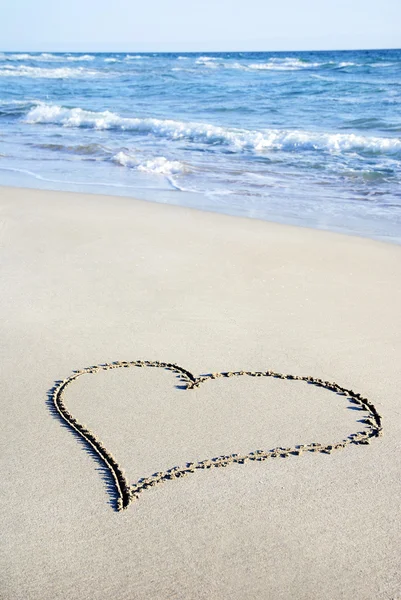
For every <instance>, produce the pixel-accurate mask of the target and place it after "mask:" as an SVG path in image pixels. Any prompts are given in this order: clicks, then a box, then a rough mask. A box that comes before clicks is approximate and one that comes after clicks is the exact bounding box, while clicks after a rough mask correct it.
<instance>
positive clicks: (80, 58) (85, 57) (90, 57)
mask: <svg viewBox="0 0 401 600" xmlns="http://www.w3.org/2000/svg"><path fill="white" fill-rule="evenodd" d="M66 59H67V60H70V61H75V62H81V61H92V60H95V57H94V56H93V55H92V54H83V55H79V56H67V57H66Z"/></svg>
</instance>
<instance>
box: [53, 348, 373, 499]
mask: <svg viewBox="0 0 401 600" xmlns="http://www.w3.org/2000/svg"><path fill="white" fill-rule="evenodd" d="M129 367H156V368H161V369H166V370H169V371H172V372H173V373H175V374H177V375H179V377H180V379H181V381H183V382H184V383H185V385H186V389H187V390H191V389H194V388H196V387H199V386H200V385H201V384H202V383H203V382H204V381H207V380H209V379H216V378H219V377H241V376H244V375H246V376H250V377H274V378H278V379H287V380H289V381H291V380H298V381H305V382H306V383H308V384H310V385H315V386H318V387H321V388H325V389H327V390H330V391H333V392H335V393H336V394H339V395H341V396H345V397H346V399H347V400H348V401H349V402H350V403H352V404H357V405H358V406H359V407H361V409H362V410H363V411H367V413H368V414H367V416H365V417H364V418H363V419H360V420H359V422H362V423H364V424H365V425H367V427H365V429H364V430H363V431H357V432H355V433H351V434H350V435H348V437H347V438H345V439H343V440H341V441H339V442H334V443H331V444H325V445H324V444H320V443H318V442H312V443H310V444H297V445H295V446H292V447H289V448H282V447H277V448H273V449H271V450H267V451H266V450H255V451H252V452H249V453H247V454H236V453H232V454H229V455H223V456H216V457H213V458H209V459H206V460H202V461H198V462H188V463H186V464H185V466H184V467H177V466H176V467H172V468H170V469H168V470H167V471H164V472H161V471H159V472H157V473H154V474H153V475H151V476H150V477H146V478H141V479H139V480H138V482H137V483H135V484H133V485H131V486H130V484H129V482H128V480H127V478H126V476H125V474H124V471H123V469H122V467H121V466H120V464H119V463H118V462H117V460H116V459H115V458H114V456H113V455H112V454H111V453H110V451H109V450H108V449H107V448H106V447H105V446H104V445H103V443H102V442H101V441H100V440H99V439H98V438H97V437H96V435H95V434H94V433H93V432H92V431H90V430H89V429H88V428H87V427H86V426H85V425H83V424H82V423H80V422H79V421H77V419H76V418H75V417H74V416H73V415H72V414H71V413H70V412H69V411H68V409H67V408H66V405H65V403H64V392H65V390H66V388H67V386H68V385H69V384H71V383H72V382H73V381H76V380H77V379H78V378H79V377H81V376H82V375H86V374H93V373H97V372H98V371H100V370H103V371H108V370H110V369H119V368H129ZM50 399H51V402H52V406H53V407H54V409H55V412H56V413H57V414H58V415H59V416H60V417H61V418H62V419H63V420H64V421H65V422H66V423H67V424H68V425H69V426H70V427H71V429H73V431H74V432H75V433H77V434H78V435H80V436H81V438H82V439H84V440H85V442H86V443H87V444H88V445H89V447H90V448H91V450H93V451H94V452H95V453H96V454H97V456H98V457H99V458H100V459H101V460H102V461H103V463H104V464H105V465H106V467H107V469H108V470H109V472H110V474H111V476H112V478H113V481H114V485H115V490H116V493H117V502H116V509H117V511H120V510H123V509H126V508H128V506H129V505H130V504H131V502H132V501H134V500H137V499H138V498H139V495H140V494H141V493H142V492H143V491H145V490H146V489H148V488H151V487H153V486H155V485H157V484H160V483H164V482H165V481H168V480H174V479H179V478H181V477H185V476H187V475H189V474H190V473H194V472H195V470H196V469H210V468H212V467H216V468H217V467H227V466H228V465H229V464H232V463H238V464H244V463H245V462H246V461H248V460H257V461H264V460H266V459H268V458H278V457H279V458H287V457H289V456H291V455H293V456H300V455H301V454H302V453H303V452H322V453H325V454H331V452H333V451H334V450H340V449H344V448H346V447H347V446H349V445H350V444H369V443H370V442H371V440H372V439H373V438H375V437H379V436H381V435H382V433H383V428H382V422H381V421H382V418H381V416H380V415H379V413H378V412H377V410H376V407H375V406H374V404H372V402H370V401H369V400H368V399H367V398H364V397H363V396H361V394H359V393H357V392H354V390H348V389H346V388H344V387H341V386H340V385H338V384H337V383H335V382H330V381H322V380H321V379H316V378H314V377H308V376H304V377H302V376H299V375H288V374H287V375H285V374H283V373H276V372H275V371H225V372H220V373H211V374H209V375H204V376H200V377H195V376H194V375H193V374H192V373H191V372H190V371H188V370H187V369H184V368H183V367H180V366H179V365H176V364H172V363H165V362H160V361H147V360H144V361H143V360H137V361H115V362H112V363H105V364H101V365H95V366H92V367H87V368H85V369H82V370H79V371H74V372H73V374H72V375H70V376H69V377H67V379H64V380H62V381H59V382H57V383H56V385H55V387H54V388H53V389H52V390H51V392H50Z"/></svg>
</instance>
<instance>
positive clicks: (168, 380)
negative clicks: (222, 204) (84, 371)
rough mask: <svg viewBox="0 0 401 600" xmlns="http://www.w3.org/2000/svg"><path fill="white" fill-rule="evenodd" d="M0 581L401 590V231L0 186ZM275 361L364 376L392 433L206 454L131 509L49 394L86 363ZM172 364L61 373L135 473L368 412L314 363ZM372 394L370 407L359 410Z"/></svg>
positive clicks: (7, 589) (59, 594) (80, 587)
mask: <svg viewBox="0 0 401 600" xmlns="http://www.w3.org/2000/svg"><path fill="white" fill-rule="evenodd" d="M0 247H1V251H0V261H1V282H2V293H1V297H0V315H1V321H0V323H1V324H0V327H1V329H0V338H1V349H0V352H1V357H0V358H1V366H2V376H1V380H0V386H1V393H0V398H1V405H2V411H1V414H2V427H1V432H2V436H1V438H2V439H1V467H2V469H1V472H2V476H1V487H2V507H1V530H2V542H1V583H0V597H1V599H2V600H17V599H21V600H48V599H49V600H50V599H51V600H56V599H57V600H84V599H88V600H109V599H116V600H117V599H118V600H120V599H121V600H125V599H127V600H131V599H140V600H142V599H145V598H146V599H155V600H156V599H160V600H170V599H179V600H181V599H182V600H184V599H185V600H187V599H202V600H203V599H205V600H206V599H207V600H211V599H216V600H226V599H230V600H244V599H258V600H259V599H272V600H281V599H294V598H296V599H297V600H314V599H316V600H321V599H328V600H339V599H347V600H348V599H357V600H359V599H360V600H370V599H372V600H373V599H379V600H381V599H388V600H390V599H393V600H395V599H399V598H401V550H400V548H401V514H400V513H401V511H400V498H401V458H400V446H401V443H400V440H401V401H400V389H401V368H400V365H401V316H400V313H401V311H400V307H401V278H400V275H401V248H400V247H398V246H393V245H389V244H388V245H387V244H383V243H379V242H374V241H370V240H365V239H359V238H352V237H346V236H340V235H336V234H330V233H326V232H319V231H312V230H308V229H300V228H292V227H285V226H281V225H274V224H270V223H265V222H259V221H252V220H246V219H239V218H231V217H227V216H221V215H216V214H209V213H202V212H198V211H194V210H187V209H182V208H177V207H172V206H163V205H157V204H151V203H145V202H139V201H136V200H132V199H129V198H112V197H106V196H95V195H83V194H69V193H59V192H44V191H34V190H26V189H13V188H0ZM136 359H145V360H160V361H166V362H175V363H178V364H179V365H181V366H183V367H185V368H187V369H189V370H190V371H191V372H192V373H194V374H195V375H199V374H202V373H210V372H213V371H227V370H232V371H237V370H261V371H265V370H267V369H273V370H276V371H280V372H284V373H292V374H294V375H311V376H314V377H318V378H322V379H323V380H326V379H327V380H334V381H336V382H338V383H339V384H340V385H343V386H345V387H348V388H352V389H353V390H356V391H358V392H360V393H361V394H362V395H363V396H367V397H368V398H370V399H371V400H372V401H373V402H374V404H375V405H376V407H377V408H378V410H379V412H380V413H381V414H382V416H383V428H384V436H383V437H381V438H378V439H375V440H374V441H373V442H372V443H371V444H370V445H367V446H349V447H347V448H346V449H345V450H342V451H337V452H335V453H333V454H331V455H324V454H310V453H308V454H306V455H303V456H300V457H298V456H296V457H291V458H288V459H286V460H284V459H272V460H268V461H266V462H260V463H259V462H250V463H246V464H245V465H237V464H234V465H231V466H229V467H228V468H225V469H212V470H201V471H196V472H195V473H194V474H193V475H190V476H189V477H186V478H184V479H179V480H176V481H168V482H166V483H164V484H162V485H158V486H156V487H153V488H151V489H150V490H146V491H144V492H143V493H142V494H141V495H140V498H139V499H138V501H136V502H134V503H132V504H131V505H130V506H129V508H128V509H127V510H125V511H122V512H116V511H115V510H114V509H113V506H112V503H113V490H112V489H111V486H110V480H109V479H108V478H107V476H106V474H105V472H104V469H102V468H101V467H100V465H99V464H98V463H96V461H94V459H93V458H92V457H91V456H90V455H89V453H88V452H87V450H85V448H84V446H83V445H82V443H80V442H79V441H78V440H77V439H76V438H75V437H74V436H73V435H72V433H71V431H70V430H68V429H67V428H65V427H62V426H61V424H60V422H59V421H58V420H57V419H56V418H55V417H54V416H53V415H52V414H51V413H50V411H49V407H48V406H47V403H46V399H47V392H48V391H49V390H50V388H51V387H52V386H53V384H54V382H55V381H56V380H58V379H60V378H61V379H63V378H65V377H68V376H69V375H70V373H71V372H72V371H73V370H74V369H80V368H84V367H87V366H90V365H95V364H97V363H103V362H111V361H114V360H136ZM177 383H178V384H179V382H178V381H177V380H176V379H175V378H174V376H173V375H172V374H171V373H169V372H166V371H163V370H161V369H158V370H156V369H153V370H152V369H139V368H136V367H132V368H130V369H118V370H113V371H107V372H104V371H102V372H100V373H97V374H91V375H85V376H83V377H82V378H80V379H79V380H78V381H76V382H74V383H73V384H71V386H70V387H69V388H68V391H66V398H65V400H66V404H67V405H68V408H69V410H70V411H71V412H72V413H73V414H74V416H76V417H77V418H79V419H80V420H81V421H83V422H85V423H86V424H87V426H88V427H90V429H92V430H93V431H94V432H96V434H97V435H98V437H99V438H101V439H102V440H103V442H104V444H105V445H106V446H107V448H108V449H109V450H110V451H111V452H112V454H113V455H114V456H115V457H116V458H117V459H118V461H119V462H120V463H121V465H122V467H123V468H124V469H125V471H126V474H127V477H128V479H129V481H130V482H132V483H133V482H135V481H137V480H138V479H139V478H141V477H147V476H149V475H151V474H152V473H153V472H154V471H162V470H164V469H168V468H170V467H173V466H175V465H183V464H185V462H186V461H196V460H203V459H207V458H210V457H212V456H217V455H219V454H229V453H232V452H240V453H242V452H245V453H246V452H249V451H250V450H256V449H259V448H262V449H269V448H273V447H274V446H276V445H282V446H289V445H292V444H297V443H310V442H322V443H330V442H335V441H339V440H341V439H343V438H344V436H345V437H347V435H348V434H350V433H352V432H354V431H358V430H360V429H361V424H360V423H359V422H358V420H359V419H360V418H361V412H360V411H358V410H350V408H351V409H352V406H350V405H349V404H347V402H346V401H345V400H344V399H343V398H342V397H340V396H337V395H336V394H333V393H332V392H328V391H327V390H322V389H318V388H315V387H313V386H308V385H306V384H304V383H302V382H288V381H281V380H270V379H267V378H258V379H255V378H245V377H243V378H231V379H218V380H216V381H208V382H206V383H205V384H204V385H202V386H201V387H200V388H199V389H196V390H183V389H180V388H179V387H177ZM362 416H363V415H362Z"/></svg>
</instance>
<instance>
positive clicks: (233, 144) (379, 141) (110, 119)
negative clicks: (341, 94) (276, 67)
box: [24, 104, 401, 155]
mask: <svg viewBox="0 0 401 600" xmlns="http://www.w3.org/2000/svg"><path fill="white" fill-rule="evenodd" d="M24 121H25V122H26V123H29V124H55V125H61V126H63V127H77V128H79V127H82V128H87V129H97V130H109V129H110V130H117V131H118V130H120V131H130V132H132V133H135V134H139V135H151V136H154V137H156V138H164V139H169V140H173V141H174V140H188V141H190V142H197V143H202V144H205V145H213V146H218V145H221V146H228V147H229V148H230V150H231V151H233V152H241V151H253V152H264V151H268V150H283V151H288V152H299V151H323V152H330V153H342V152H357V153H373V154H387V155H398V154H401V139H399V138H388V137H373V136H371V137H370V136H362V135H357V134H354V133H330V132H316V131H305V130H288V129H262V130H259V131H257V130H248V129H237V128H227V127H219V126H216V125H210V124H207V123H197V122H183V121H174V120H171V119H165V120H162V119H153V118H145V119H141V118H132V117H121V116H119V115H118V114H116V113H113V112H110V111H104V112H93V111H89V110H83V109H81V108H64V107H61V106H57V105H49V104H39V105H38V106H36V107H34V108H32V109H31V110H29V112H28V114H27V115H26V117H25V119H24Z"/></svg>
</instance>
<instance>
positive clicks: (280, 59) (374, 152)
mask: <svg viewBox="0 0 401 600" xmlns="http://www.w3.org/2000/svg"><path fill="white" fill-rule="evenodd" d="M400 182H401V50H384V51H349V52H286V53H215V54H183V53H181V54H126V53H120V54H104V53H102V54H39V53H37V54H22V53H20V54H15V53H14V54H12V53H0V184H4V185H20V186H28V187H40V188H50V189H64V190H73V191H76V190H79V191H88V192H91V191H93V192H101V193H111V194H124V195H129V196H134V197H138V198H143V199H147V200H154V201H158V202H167V203H174V204H182V205H186V206H193V207H196V208H200V209H206V210H213V211H218V212H224V213H229V214H234V215H242V216H248V217H254V218H261V219H267V220H273V221H279V222H284V223H293V224H300V225H306V226H311V227H318V228H323V229H330V230H336V231H343V232H347V233H356V234H359V235H365V236H368V237H373V238H379V239H385V240H388V241H396V242H401V191H400Z"/></svg>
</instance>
